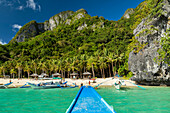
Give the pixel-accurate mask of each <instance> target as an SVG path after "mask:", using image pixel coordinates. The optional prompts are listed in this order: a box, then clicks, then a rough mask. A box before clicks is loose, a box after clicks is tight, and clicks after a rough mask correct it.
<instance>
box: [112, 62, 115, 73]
mask: <svg viewBox="0 0 170 113" xmlns="http://www.w3.org/2000/svg"><path fill="white" fill-rule="evenodd" d="M112 71H113V76H114V74H115V73H114V67H113V62H112Z"/></svg>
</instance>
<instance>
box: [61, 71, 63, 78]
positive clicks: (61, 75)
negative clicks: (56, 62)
mask: <svg viewBox="0 0 170 113" xmlns="http://www.w3.org/2000/svg"><path fill="white" fill-rule="evenodd" d="M61 78H63V71H62V70H61Z"/></svg>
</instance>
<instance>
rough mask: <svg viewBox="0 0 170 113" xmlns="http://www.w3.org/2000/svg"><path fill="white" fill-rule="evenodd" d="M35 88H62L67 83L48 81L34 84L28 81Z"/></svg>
mask: <svg viewBox="0 0 170 113" xmlns="http://www.w3.org/2000/svg"><path fill="white" fill-rule="evenodd" d="M28 85H30V86H31V87H32V88H33V89H50V88H61V87H64V86H65V84H60V83H58V82H55V83H53V82H46V83H39V84H33V83H28Z"/></svg>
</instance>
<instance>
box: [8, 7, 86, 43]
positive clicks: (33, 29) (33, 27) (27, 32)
mask: <svg viewBox="0 0 170 113" xmlns="http://www.w3.org/2000/svg"><path fill="white" fill-rule="evenodd" d="M85 14H87V11H86V10H84V9H80V10H78V11H76V12H73V11H63V12H61V13H59V14H56V15H54V16H53V17H51V18H50V19H49V20H48V21H45V22H44V23H37V22H36V21H31V22H29V23H27V24H26V25H24V26H23V27H22V28H21V29H20V30H19V31H18V32H17V34H16V35H15V37H14V38H13V39H12V40H11V41H10V42H13V41H17V42H23V41H24V40H25V39H27V38H30V37H35V36H37V35H39V33H43V32H45V31H47V30H53V29H54V28H56V27H57V26H58V25H61V24H64V23H65V25H70V24H71V23H73V22H74V21H76V20H77V19H81V18H83V17H85ZM73 15H74V17H73V18H72V20H71V19H69V17H71V16H73Z"/></svg>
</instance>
